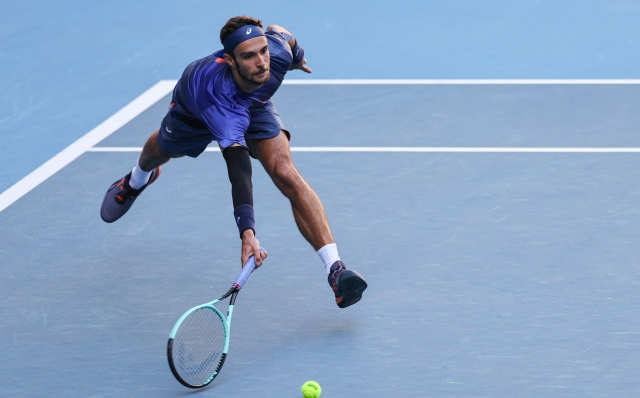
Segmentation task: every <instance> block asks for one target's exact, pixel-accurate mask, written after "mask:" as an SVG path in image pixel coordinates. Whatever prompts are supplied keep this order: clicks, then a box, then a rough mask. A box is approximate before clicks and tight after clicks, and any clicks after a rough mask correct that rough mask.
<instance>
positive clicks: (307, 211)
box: [248, 132, 333, 250]
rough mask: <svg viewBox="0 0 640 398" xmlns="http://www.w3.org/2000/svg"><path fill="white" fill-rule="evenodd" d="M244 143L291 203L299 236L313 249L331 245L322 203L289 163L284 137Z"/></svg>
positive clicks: (286, 140) (290, 161)
mask: <svg viewBox="0 0 640 398" xmlns="http://www.w3.org/2000/svg"><path fill="white" fill-rule="evenodd" d="M248 144H249V147H250V148H251V150H252V152H253V153H254V154H255V155H256V156H257V157H258V159H259V160H260V162H261V163H262V166H263V167H264V169H265V170H266V172H267V173H268V174H269V176H270V177H271V179H272V180H273V182H274V184H275V185H276V187H278V189H279V190H280V192H282V194H283V195H284V196H286V197H287V199H289V201H290V202H291V208H292V210H293V217H294V219H295V221H296V224H297V225H298V229H299V230H300V233H302V236H304V238H305V239H306V240H307V241H308V242H309V243H310V244H311V246H313V248H314V249H315V250H320V248H322V247H323V246H325V245H327V244H329V243H333V236H332V235H331V229H330V228H329V221H328V219H327V214H326V212H325V211H324V207H323V206H322V202H321V201H320V198H319V197H318V195H317V194H316V193H315V191H314V190H313V189H312V188H311V186H310V185H309V184H308V183H307V181H306V180H305V179H304V178H303V177H302V175H301V174H300V172H299V171H298V169H297V168H296V167H295V165H294V164H293V160H292V159H291V151H290V149H289V140H288V139H287V137H286V135H285V134H284V133H283V132H280V135H278V136H277V137H274V138H271V139H268V140H251V141H249V142H248Z"/></svg>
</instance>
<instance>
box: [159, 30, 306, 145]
mask: <svg viewBox="0 0 640 398" xmlns="http://www.w3.org/2000/svg"><path fill="white" fill-rule="evenodd" d="M265 36H266V39H267V43H268V46H269V54H270V78H269V81H268V82H267V83H266V84H264V85H263V86H262V87H260V88H259V89H258V90H256V91H254V92H252V93H243V92H242V90H240V88H239V87H238V85H237V84H236V82H235V80H234V78H233V74H232V73H231V68H230V67H229V65H228V64H227V63H226V62H225V61H224V59H223V54H224V50H219V51H216V52H214V53H213V54H211V55H209V56H207V57H205V58H202V59H199V60H197V61H194V62H192V63H191V64H190V65H189V66H187V68H186V69H185V71H184V72H183V74H182V77H180V80H178V83H177V84H176V87H175V88H174V91H173V100H172V106H171V108H170V114H171V119H172V122H173V125H175V126H176V127H177V128H179V129H181V130H192V129H194V128H198V127H204V126H206V129H207V130H208V131H209V132H210V133H211V134H212V135H213V137H212V138H213V139H214V140H215V141H217V142H218V144H219V145H220V146H221V147H222V148H226V147H228V146H230V145H232V144H233V143H239V144H241V145H245V146H246V142H245V139H244V135H245V133H246V132H247V129H248V128H249V123H250V120H251V111H250V109H251V107H252V106H255V105H261V106H263V107H264V106H265V105H270V101H269V99H270V98H271V97H272V96H273V94H275V92H276V91H277V90H278V88H279V87H280V85H281V84H282V80H283V79H284V76H285V74H286V73H287V71H288V70H289V68H290V67H291V65H292V61H293V57H292V54H291V48H290V47H289V43H288V40H290V39H291V38H292V36H290V35H288V34H286V33H283V32H277V31H275V30H269V31H267V32H266V33H265ZM203 124H204V126H203ZM194 138H195V137H194Z"/></svg>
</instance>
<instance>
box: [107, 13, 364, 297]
mask: <svg viewBox="0 0 640 398" xmlns="http://www.w3.org/2000/svg"><path fill="white" fill-rule="evenodd" d="M262 26H263V25H262V22H261V21H260V20H258V19H255V18H251V17H246V16H237V17H234V18H231V19H229V21H227V23H226V24H225V25H224V27H223V28H222V30H221V31H220V41H221V42H222V45H223V47H224V48H223V49H222V50H219V51H216V52H215V53H213V54H211V55H210V56H208V57H205V58H202V59H200V60H197V61H194V62H192V63H191V64H190V65H189V66H187V68H186V69H185V71H184V73H183V74H182V77H181V78H180V80H178V83H177V84H176V86H175V88H174V90H173V97H172V100H171V105H170V106H169V111H168V112H167V115H166V116H165V118H164V120H163V121H162V123H161V124H160V130H158V131H156V132H154V133H153V134H151V136H150V137H149V139H148V140H147V142H146V143H145V145H144V148H143V150H142V154H141V155H140V158H139V159H138V163H137V165H136V166H135V167H134V168H133V170H131V172H130V173H129V174H127V175H126V176H124V177H123V178H121V179H120V180H118V181H116V182H115V183H114V184H113V185H111V187H110V188H109V189H108V190H107V193H106V195H105V197H104V200H103V202H102V207H101V209H100V215H101V217H102V219H103V220H104V221H105V222H108V223H111V222H114V221H116V220H118V219H119V218H120V217H122V216H123V215H124V214H125V213H126V212H127V211H128V210H129V208H130V207H131V205H132V204H133V202H134V200H135V199H136V198H137V197H138V196H139V195H140V194H141V193H142V191H144V190H145V189H146V188H147V187H148V186H149V185H151V184H152V183H153V182H154V181H155V180H156V179H157V178H158V177H159V176H160V171H161V165H163V164H165V163H166V162H168V161H169V160H170V159H172V158H178V157H182V156H185V155H187V156H190V157H194V158H195V157H197V156H198V155H200V154H201V153H202V152H203V151H204V150H205V148H206V147H207V145H208V144H209V143H211V142H212V141H213V140H215V141H216V142H217V144H218V145H219V147H220V149H221V150H222V156H223V157H224V160H225V162H226V165H227V172H228V174H229V180H230V181H231V193H232V200H233V207H234V217H235V220H236V224H237V225H238V229H239V232H240V237H241V239H242V249H241V261H242V264H244V263H245V262H246V261H247V259H248V258H249V257H250V256H252V255H253V256H255V259H256V264H257V265H258V266H259V265H261V264H262V261H263V260H264V259H265V258H266V256H267V253H266V252H263V251H261V250H260V243H259V242H258V240H257V239H256V237H255V231H256V227H255V221H254V210H253V186H252V182H251V175H252V169H251V159H250V156H252V157H254V158H257V159H258V160H259V161H260V163H261V164H262V166H263V167H264V169H265V170H266V172H267V173H268V174H269V176H270V177H271V179H272V180H273V182H274V184H275V185H276V187H278V189H279V190H280V191H281V192H282V194H284V196H286V197H287V198H288V199H289V201H290V202H291V208H292V210H293V216H294V218H295V221H296V224H297V225H298V229H299V230H300V232H301V233H302V236H304V238H305V239H306V240H307V241H308V242H309V243H310V244H311V246H313V248H314V249H315V250H316V251H317V253H318V255H319V256H320V258H321V259H322V261H323V263H324V266H325V269H326V272H327V279H328V281H329V285H330V286H331V288H332V289H333V291H334V293H335V299H336V303H337V305H338V307H340V308H345V307H348V306H350V305H352V304H355V303H356V302H358V301H359V300H360V298H361V297H362V292H363V291H364V290H365V289H366V288H367V283H366V282H365V280H364V278H362V276H361V275H360V274H359V273H357V272H355V271H353V270H347V269H346V267H345V265H344V263H343V262H342V261H341V260H340V256H339V255H338V248H337V246H336V244H335V242H334V240H333V236H332V234H331V229H330V228H329V222H328V220H327V215H326V213H325V211H324V208H323V206H322V203H321V202H320V198H318V195H317V194H316V193H315V192H314V191H313V189H312V188H311V187H310V186H309V184H308V183H307V182H306V181H305V179H304V178H303V177H302V175H300V172H299V171H298V169H297V168H296V167H295V165H294V164H293V161H292V158H291V151H290V148H289V139H290V134H289V132H288V131H287V130H285V129H284V126H283V124H282V121H281V120H280V116H279V115H278V113H277V111H276V108H275V106H274V104H273V103H272V102H271V100H270V98H271V97H272V96H273V94H274V93H275V92H276V90H277V89H278V88H279V87H280V84H282V80H283V79H284V75H285V74H286V73H287V71H289V70H294V69H299V70H302V71H304V72H307V73H311V69H309V68H308V67H307V66H306V59H305V58H304V50H303V49H302V47H301V46H300V44H299V43H298V41H297V40H296V39H295V38H294V37H293V36H292V35H291V33H289V32H288V31H287V30H286V29H284V28H282V27H280V26H277V25H270V26H268V27H267V31H266V32H263V30H262Z"/></svg>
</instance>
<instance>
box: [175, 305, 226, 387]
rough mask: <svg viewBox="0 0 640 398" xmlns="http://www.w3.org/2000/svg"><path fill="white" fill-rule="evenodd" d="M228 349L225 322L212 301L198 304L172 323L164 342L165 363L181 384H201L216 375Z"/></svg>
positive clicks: (205, 383)
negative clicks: (165, 348)
mask: <svg viewBox="0 0 640 398" xmlns="http://www.w3.org/2000/svg"><path fill="white" fill-rule="evenodd" d="M216 301H217V300H216ZM228 349H229V323H228V322H227V320H226V319H225V317H224V316H223V315H222V313H221V312H220V311H219V310H218V309H217V308H216V307H214V306H213V303H210V304H204V305H200V306H197V307H194V308H192V309H190V310H189V311H187V312H185V313H184V315H182V316H181V317H180V319H178V322H176V324H175V326H174V327H173V330H172V331H171V334H170V335H169V342H168V343H167V358H168V360H169V367H170V368H171V372H172V373H173V375H174V376H175V378H176V379H177V380H178V381H179V382H180V383H182V384H183V385H184V386H186V387H189V388H202V387H205V386H207V385H208V384H209V383H211V382H212V381H213V379H215V378H216V376H217V375H218V373H219V372H220V369H222V365H223V364H224V360H225V358H226V356H227V351H228Z"/></svg>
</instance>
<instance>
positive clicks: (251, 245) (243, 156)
mask: <svg viewBox="0 0 640 398" xmlns="http://www.w3.org/2000/svg"><path fill="white" fill-rule="evenodd" d="M222 156H223V157H224V160H225V162H226V163H227V171H228V173H229V181H231V196H232V198H233V208H234V210H233V215H234V218H235V220H236V224H237V225H238V230H239V232H240V238H241V239H242V254H241V256H240V260H241V262H242V264H244V263H246V262H247V260H248V259H249V257H250V256H252V255H253V256H255V259H256V266H259V265H261V264H262V260H263V259H265V258H266V257H267V253H266V252H263V251H261V250H260V242H258V240H257V239H256V237H255V221H254V215H253V185H252V183H251V173H252V169H251V159H250V158H249V150H248V149H247V147H244V146H242V145H239V144H234V145H232V146H230V147H227V148H225V149H224V150H223V151H222Z"/></svg>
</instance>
